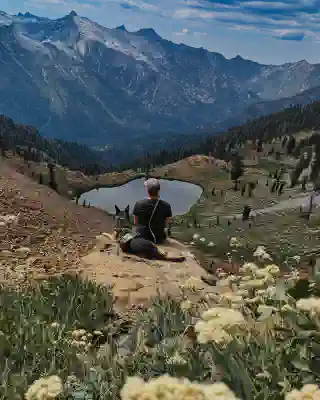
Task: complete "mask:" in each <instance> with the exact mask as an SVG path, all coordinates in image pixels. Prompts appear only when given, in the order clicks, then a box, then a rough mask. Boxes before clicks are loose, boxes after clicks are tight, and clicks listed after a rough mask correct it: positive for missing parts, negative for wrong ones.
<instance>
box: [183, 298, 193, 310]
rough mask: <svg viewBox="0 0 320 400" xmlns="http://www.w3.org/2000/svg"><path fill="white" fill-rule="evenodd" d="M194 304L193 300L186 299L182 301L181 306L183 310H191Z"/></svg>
mask: <svg viewBox="0 0 320 400" xmlns="http://www.w3.org/2000/svg"><path fill="white" fill-rule="evenodd" d="M192 306H193V304H192V301H190V300H185V301H183V302H182V303H180V308H181V310H183V311H189V310H191V309H192Z"/></svg>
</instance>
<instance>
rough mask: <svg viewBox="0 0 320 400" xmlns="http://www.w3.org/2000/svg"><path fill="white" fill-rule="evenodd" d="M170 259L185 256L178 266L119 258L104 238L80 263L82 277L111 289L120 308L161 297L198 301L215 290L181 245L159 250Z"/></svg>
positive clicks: (114, 249)
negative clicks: (186, 298) (182, 297)
mask: <svg viewBox="0 0 320 400" xmlns="http://www.w3.org/2000/svg"><path fill="white" fill-rule="evenodd" d="M160 248H161V250H163V251H166V252H168V253H169V254H170V255H172V256H179V255H184V256H185V257H186V260H185V261H184V262H181V263H174V262H169V261H158V260H157V261H155V260H147V259H144V258H140V257H136V256H132V255H128V254H124V253H122V252H121V251H120V253H119V255H118V249H117V244H116V243H115V242H113V241H112V240H110V239H108V238H107V237H106V236H105V235H99V236H98V237H97V243H96V247H95V248H94V250H93V251H92V252H90V253H89V254H88V255H86V256H84V257H83V258H82V260H81V266H82V271H81V276H83V277H84V278H86V279H90V280H93V281H95V282H96V283H97V284H99V285H105V286H112V287H113V293H114V295H115V298H116V302H117V305H118V306H119V307H121V308H127V307H131V306H133V305H137V304H141V305H147V304H148V303H149V302H150V300H151V299H152V298H154V297H155V296H157V294H161V295H163V296H166V295H170V296H176V297H181V296H183V294H185V295H186V296H187V297H188V299H189V300H190V299H191V300H192V299H197V300H199V298H201V297H203V296H205V294H207V293H214V292H215V287H214V286H212V283H210V282H209V279H205V280H206V282H207V283H205V282H204V280H203V279H202V278H203V274H204V271H203V269H202V267H201V266H200V265H199V263H198V262H197V260H196V259H195V257H194V255H193V254H192V253H190V252H189V251H188V249H187V248H186V247H185V246H184V245H183V244H181V243H179V242H177V241H174V240H172V239H171V240H170V242H168V244H166V245H164V246H160Z"/></svg>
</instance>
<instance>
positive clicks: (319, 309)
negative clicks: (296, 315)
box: [296, 297, 320, 314]
mask: <svg viewBox="0 0 320 400" xmlns="http://www.w3.org/2000/svg"><path fill="white" fill-rule="evenodd" d="M296 307H297V309H298V310H301V311H305V312H309V313H312V314H320V298H319V297H309V298H307V299H300V300H298V301H297V303H296Z"/></svg>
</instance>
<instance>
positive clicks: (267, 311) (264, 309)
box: [257, 305, 274, 321]
mask: <svg viewBox="0 0 320 400" xmlns="http://www.w3.org/2000/svg"><path fill="white" fill-rule="evenodd" d="M257 311H258V313H259V314H261V315H260V316H259V318H258V319H257V321H264V320H265V319H267V318H269V317H270V316H271V314H272V312H273V311H274V308H273V307H270V306H265V305H260V306H259V307H258V309H257Z"/></svg>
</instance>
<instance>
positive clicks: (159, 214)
mask: <svg viewBox="0 0 320 400" xmlns="http://www.w3.org/2000/svg"><path fill="white" fill-rule="evenodd" d="M157 201H158V200H157V199H145V200H140V201H138V202H137V203H136V205H135V206H134V209H133V215H135V216H136V218H137V222H136V224H137V227H136V230H137V232H139V233H140V235H142V236H143V237H144V238H145V239H147V240H151V241H153V242H154V237H153V235H152V233H151V232H150V229H149V220H150V218H151V215H152V212H153V210H154V207H155V205H156V204H157ZM170 217H172V211H171V206H170V204H169V203H167V202H166V201H164V200H160V201H159V204H158V206H157V208H156V210H155V212H154V214H153V217H152V220H151V223H150V226H151V230H152V232H153V234H154V235H155V237H156V242H157V243H161V242H162V241H163V240H165V238H166V235H165V231H164V229H165V226H166V218H170Z"/></svg>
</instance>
